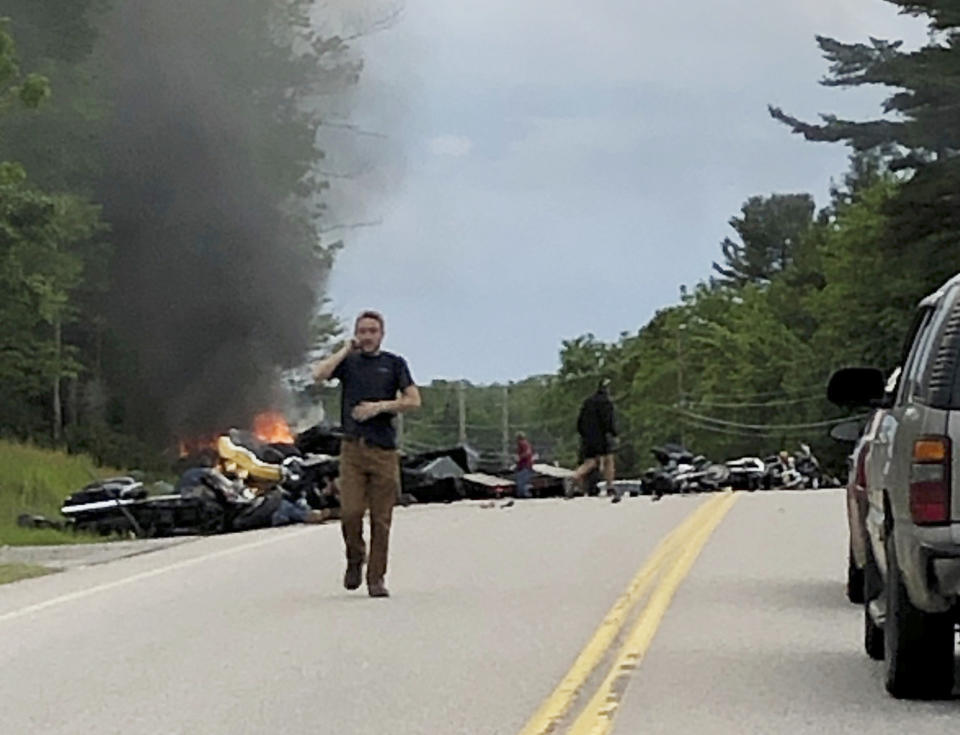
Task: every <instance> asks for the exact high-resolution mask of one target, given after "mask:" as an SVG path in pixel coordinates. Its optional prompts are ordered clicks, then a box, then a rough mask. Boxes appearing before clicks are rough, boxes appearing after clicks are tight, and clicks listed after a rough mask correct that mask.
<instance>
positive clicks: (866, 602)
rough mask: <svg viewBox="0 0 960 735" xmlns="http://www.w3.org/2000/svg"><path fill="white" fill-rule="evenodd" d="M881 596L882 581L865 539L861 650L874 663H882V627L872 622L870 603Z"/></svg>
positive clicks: (868, 541) (871, 550)
mask: <svg viewBox="0 0 960 735" xmlns="http://www.w3.org/2000/svg"><path fill="white" fill-rule="evenodd" d="M882 594H883V579H882V578H881V577H880V570H879V569H878V568H877V561H876V559H874V557H873V549H872V548H871V546H870V539H867V561H866V563H865V564H864V565H863V648H864V650H865V651H866V652H867V655H868V656H869V657H870V658H872V659H873V660H874V661H883V654H884V644H883V626H881V625H877V624H876V623H875V622H873V618H872V617H871V616H870V603H871V602H872V601H873V600H876V599H877V598H878V597H880V595H882Z"/></svg>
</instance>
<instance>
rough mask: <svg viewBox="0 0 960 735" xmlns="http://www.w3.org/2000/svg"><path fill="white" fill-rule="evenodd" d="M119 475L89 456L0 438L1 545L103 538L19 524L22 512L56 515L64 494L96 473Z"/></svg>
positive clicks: (58, 542) (83, 540) (56, 542)
mask: <svg viewBox="0 0 960 735" xmlns="http://www.w3.org/2000/svg"><path fill="white" fill-rule="evenodd" d="M116 474H120V473H119V472H118V471H117V470H113V469H109V468H104V467H97V466H96V465H95V464H94V462H93V460H92V459H91V458H90V457H87V456H85V455H71V454H67V453H65V452H56V451H51V450H48V449H40V448H38V447H34V446H30V445H26V444H15V443H12V442H7V441H0V546H2V545H5V544H6V545H11V546H22V545H31V544H71V543H78V542H80V543H82V542H85V541H102V540H103V539H101V538H99V537H96V536H91V535H87V534H76V533H72V532H69V531H57V530H54V529H42V530H38V529H29V528H20V527H19V526H17V516H18V515H20V514H21V513H35V514H40V515H45V516H47V517H48V518H52V519H58V520H59V519H60V518H61V516H60V505H61V503H62V502H63V499H64V498H65V497H66V496H67V495H68V494H69V493H71V492H73V491H74V490H78V489H80V488H81V487H83V486H84V485H86V484H87V483H89V482H91V481H92V480H94V479H95V478H98V477H107V476H109V475H116Z"/></svg>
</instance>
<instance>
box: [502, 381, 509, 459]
mask: <svg viewBox="0 0 960 735" xmlns="http://www.w3.org/2000/svg"><path fill="white" fill-rule="evenodd" d="M501 418H502V421H503V437H502V439H503V450H502V451H503V463H504V466H507V463H508V462H509V461H510V388H509V387H508V386H506V385H504V386H503V411H502V415H501Z"/></svg>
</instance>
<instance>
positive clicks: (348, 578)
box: [343, 562, 363, 590]
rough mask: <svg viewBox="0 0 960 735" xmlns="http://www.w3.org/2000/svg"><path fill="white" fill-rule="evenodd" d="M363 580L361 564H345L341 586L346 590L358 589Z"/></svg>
mask: <svg viewBox="0 0 960 735" xmlns="http://www.w3.org/2000/svg"><path fill="white" fill-rule="evenodd" d="M362 580H363V562H356V563H354V562H347V571H346V572H345V573H344V575H343V586H344V587H346V588H347V589H348V590H355V589H358V588H359V587H360V582H361V581H362Z"/></svg>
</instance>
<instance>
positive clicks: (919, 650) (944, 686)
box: [884, 530, 953, 699]
mask: <svg viewBox="0 0 960 735" xmlns="http://www.w3.org/2000/svg"><path fill="white" fill-rule="evenodd" d="M886 550H887V580H886V602H887V605H886V608H887V609H886V625H885V631H884V632H885V635H884V638H885V644H886V658H885V661H886V668H887V672H886V673H887V676H886V684H887V691H888V692H890V694H892V695H893V696H894V697H897V698H898V699H940V698H944V697H948V696H950V693H951V691H952V689H953V620H952V619H951V618H950V616H949V614H944V613H927V612H924V611H922V610H919V609H917V608H916V607H915V606H914V605H913V603H912V602H910V598H909V596H908V595H907V590H906V587H904V584H903V578H902V575H901V573H900V566H899V564H898V562H897V551H896V545H895V544H894V541H893V531H892V530H891V531H890V532H889V533H888V534H887V540H886Z"/></svg>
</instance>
